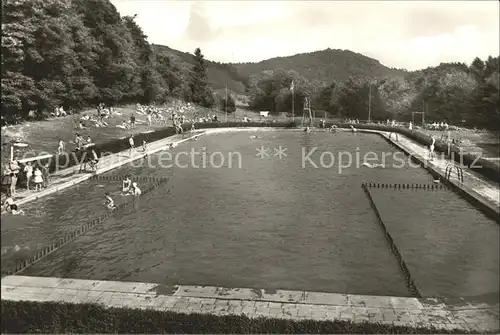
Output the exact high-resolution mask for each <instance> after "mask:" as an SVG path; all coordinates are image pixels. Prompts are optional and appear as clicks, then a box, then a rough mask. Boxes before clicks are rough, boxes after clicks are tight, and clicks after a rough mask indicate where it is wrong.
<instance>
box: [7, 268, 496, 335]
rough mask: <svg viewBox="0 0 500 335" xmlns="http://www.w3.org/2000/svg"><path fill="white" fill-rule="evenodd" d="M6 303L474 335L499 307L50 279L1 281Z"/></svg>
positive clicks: (491, 325) (491, 323) (492, 326)
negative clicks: (91, 305)
mask: <svg viewBox="0 0 500 335" xmlns="http://www.w3.org/2000/svg"><path fill="white" fill-rule="evenodd" d="M1 293H2V300H11V301H21V300H24V301H53V302H57V301H62V302H69V303H98V304H102V305H104V306H105V307H127V308H136V309H154V310H159V311H172V312H177V313H188V314H189V313H201V314H212V315H231V314H232V315H247V316H248V317H268V318H285V319H293V320H305V319H309V320H335V319H337V320H349V321H353V322H363V321H371V322H377V323H386V324H387V323H389V324H394V325H398V326H401V325H404V326H413V327H415V326H424V327H430V326H433V327H436V328H439V329H448V330H452V329H459V330H466V331H469V330H473V331H480V332H481V331H496V330H498V329H499V322H498V317H499V312H498V310H499V308H498V304H496V305H495V304H492V305H488V304H484V303H476V302H473V301H466V300H464V299H455V301H454V302H450V301H444V300H441V299H416V298H401V297H383V296H362V295H350V294H334V293H319V292H306V291H282V290H278V291H273V292H269V291H266V290H257V289H245V288H235V289H228V288H222V287H209V286H184V285H183V286H169V287H167V286H164V285H158V284H149V283H134V282H116V281H95V280H81V279H62V278H47V277H26V276H7V277H4V278H2V292H1Z"/></svg>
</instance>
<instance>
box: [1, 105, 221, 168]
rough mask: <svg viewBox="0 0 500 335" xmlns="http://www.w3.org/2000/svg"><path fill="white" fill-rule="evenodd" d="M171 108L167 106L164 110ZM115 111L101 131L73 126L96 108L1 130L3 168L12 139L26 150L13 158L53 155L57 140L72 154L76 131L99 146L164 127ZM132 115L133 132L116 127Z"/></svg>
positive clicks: (130, 110)
mask: <svg viewBox="0 0 500 335" xmlns="http://www.w3.org/2000/svg"><path fill="white" fill-rule="evenodd" d="M170 105H171V104H170ZM170 105H167V107H169V106H170ZM194 110H196V112H197V113H198V115H200V116H204V115H208V114H219V118H220V117H221V116H222V114H221V113H220V112H217V111H216V110H210V109H207V108H203V107H198V106H196V107H195V108H194ZM115 111H117V112H119V113H121V115H116V116H114V117H113V118H110V119H106V122H107V123H108V124H109V126H108V127H102V128H101V127H99V128H98V127H95V126H91V125H93V122H89V121H84V124H85V125H90V126H89V127H87V128H86V129H83V130H75V124H78V120H80V118H81V117H82V116H83V115H87V114H88V115H92V116H95V115H96V110H95V109H94V110H87V111H84V112H82V113H79V114H74V115H69V116H66V117H59V118H51V119H48V120H44V121H34V122H25V123H22V124H19V125H14V126H9V127H2V136H1V141H2V167H3V166H4V164H5V163H7V162H8V160H9V156H10V148H9V146H8V145H6V144H8V143H10V141H12V140H18V141H21V142H23V143H26V144H28V147H26V148H22V149H16V151H15V157H17V158H20V156H22V155H25V154H27V153H29V155H30V156H35V155H39V154H40V153H41V152H48V153H55V152H56V151H57V146H58V142H59V141H60V140H62V141H64V142H65V144H66V148H67V150H69V151H71V150H73V149H74V148H75V145H74V144H70V143H69V142H70V141H72V140H73V138H74V134H75V132H78V133H79V134H80V135H82V136H84V137H85V138H87V136H90V138H91V139H92V140H93V142H94V143H96V144H101V143H104V142H108V141H110V140H112V139H116V138H121V137H127V136H129V135H130V134H134V133H141V132H145V131H149V130H155V129H159V128H163V127H165V126H164V125H159V124H153V125H152V126H151V127H148V126H147V119H146V116H144V115H140V114H137V113H136V112H135V106H122V107H116V108H115ZM132 114H135V116H136V120H137V123H136V128H135V129H128V130H127V129H122V128H119V127H117V125H120V124H121V123H122V122H123V120H126V121H128V120H129V119H130V116H131V115H132ZM192 114H193V111H189V112H186V117H187V118H188V119H189V118H192ZM168 125H169V126H172V121H170V120H169V122H168ZM2 170H3V169H2Z"/></svg>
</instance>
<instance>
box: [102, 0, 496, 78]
mask: <svg viewBox="0 0 500 335" xmlns="http://www.w3.org/2000/svg"><path fill="white" fill-rule="evenodd" d="M111 2H112V3H113V4H114V5H115V6H116V8H117V9H118V11H119V12H120V14H121V15H134V14H137V15H138V16H137V18H136V22H137V23H138V24H139V25H140V26H141V27H142V29H143V30H144V33H145V34H146V35H147V36H148V41H149V42H150V43H155V44H162V45H166V46H168V47H170V48H173V49H177V50H181V51H186V52H193V51H194V49H196V48H197V47H199V48H201V50H202V53H203V54H204V55H205V58H206V59H209V60H213V61H219V62H258V61H261V60H264V59H268V58H273V57H281V56H290V55H294V54H297V53H304V52H311V51H316V50H324V49H326V48H331V49H347V50H351V51H354V52H358V53H361V54H363V55H366V56H368V57H372V58H375V59H377V60H379V61H380V62H381V63H382V64H384V65H386V66H389V67H395V68H404V69H408V70H416V69H422V68H425V67H428V66H434V65H438V64H439V63H441V62H465V63H470V62H471V61H472V60H473V59H474V58H475V57H480V58H482V59H484V58H486V57H487V56H489V55H493V56H498V55H499V54H500V50H499V49H500V47H499V43H500V42H499V41H500V35H499V29H500V22H499V14H500V12H499V2H498V1H495V0H491V1H479V0H476V1H311V0H310V1H305V0H304V1H245V0H241V1H225V0H218V1H167V0H156V1H153V0H111Z"/></svg>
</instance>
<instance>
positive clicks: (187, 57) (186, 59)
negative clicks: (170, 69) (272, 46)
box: [153, 44, 247, 93]
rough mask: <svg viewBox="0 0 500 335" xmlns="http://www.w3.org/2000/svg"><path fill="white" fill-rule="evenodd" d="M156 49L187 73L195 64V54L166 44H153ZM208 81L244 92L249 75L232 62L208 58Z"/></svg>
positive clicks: (213, 85) (217, 85)
mask: <svg viewBox="0 0 500 335" xmlns="http://www.w3.org/2000/svg"><path fill="white" fill-rule="evenodd" d="M153 48H154V50H155V51H156V52H157V53H158V54H159V55H163V56H167V57H169V58H170V59H171V60H172V62H173V63H174V64H177V65H178V66H179V68H181V69H182V70H183V71H184V72H185V73H187V72H188V71H189V69H190V68H191V67H192V66H193V64H194V59H193V54H190V53H188V52H182V51H179V50H175V49H171V48H169V47H167V46H164V45H158V44H153ZM206 64H207V75H208V83H209V84H210V85H211V86H212V87H213V88H214V89H215V90H218V89H223V88H225V87H226V83H227V87H228V89H229V90H231V91H235V92H237V93H244V92H245V88H246V81H247V77H244V76H241V75H240V74H239V73H238V70H237V69H236V68H235V67H234V66H232V65H230V64H222V63H217V62H212V61H209V60H207V61H206Z"/></svg>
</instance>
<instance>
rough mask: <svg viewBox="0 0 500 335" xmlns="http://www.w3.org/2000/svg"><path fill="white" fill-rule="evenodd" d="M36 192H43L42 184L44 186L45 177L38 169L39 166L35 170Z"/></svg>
mask: <svg viewBox="0 0 500 335" xmlns="http://www.w3.org/2000/svg"><path fill="white" fill-rule="evenodd" d="M34 182H35V191H41V190H42V184H43V176H42V171H40V169H39V168H38V166H37V167H36V168H35V180H34Z"/></svg>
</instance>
